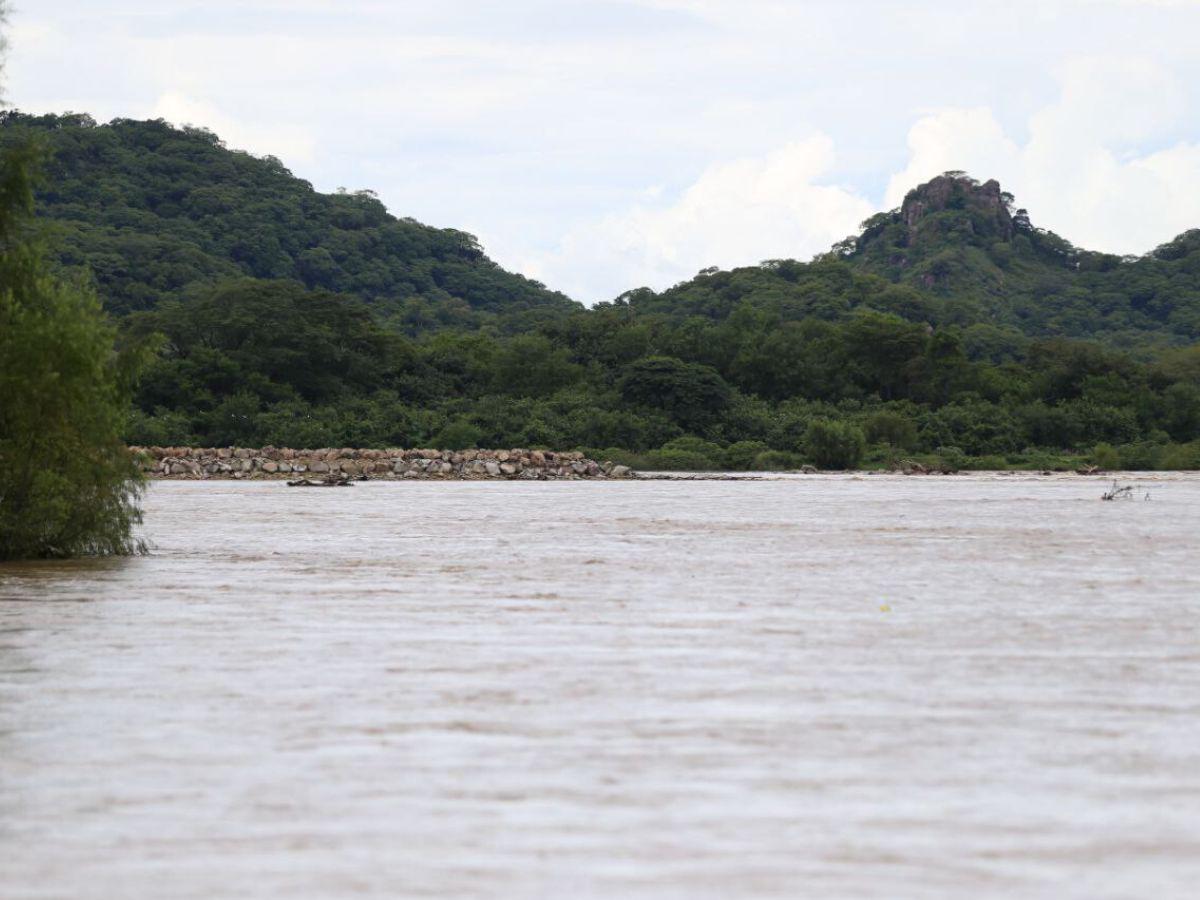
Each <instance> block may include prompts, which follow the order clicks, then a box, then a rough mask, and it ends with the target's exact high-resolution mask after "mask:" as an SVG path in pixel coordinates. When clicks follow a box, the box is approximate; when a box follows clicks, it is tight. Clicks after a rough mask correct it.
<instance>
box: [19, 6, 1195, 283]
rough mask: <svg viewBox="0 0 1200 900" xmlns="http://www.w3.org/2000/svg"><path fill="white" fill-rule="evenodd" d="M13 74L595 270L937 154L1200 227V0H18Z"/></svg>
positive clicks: (848, 222)
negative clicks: (200, 129)
mask: <svg viewBox="0 0 1200 900" xmlns="http://www.w3.org/2000/svg"><path fill="white" fill-rule="evenodd" d="M13 6H14V7H15V8H14V9H13V12H12V15H11V17H10V18H11V21H10V27H9V33H10V39H11V48H10V56H9V63H8V68H7V75H6V78H7V91H6V93H7V98H8V101H9V103H10V104H11V105H13V106H16V107H17V108H20V109H25V110H29V111H59V112H61V111H66V110H72V111H80V112H89V113H91V114H92V115H94V116H96V117H97V118H99V119H108V118H111V117H114V116H127V117H137V118H141V117H158V116H161V117H163V118H166V119H169V120H171V121H174V122H178V123H190V124H198V125H205V126H207V127H210V128H212V129H213V130H214V131H216V132H217V133H218V134H220V135H221V136H222V137H224V138H225V139H226V141H227V143H228V144H229V145H230V146H233V147H238V148H242V149H247V150H250V151H252V152H255V153H259V154H266V153H271V154H274V155H276V156H278V157H280V158H281V159H282V160H283V161H284V162H285V163H286V164H287V165H288V166H289V168H291V169H292V170H293V171H294V172H295V173H296V174H297V175H300V176H301V177H304V178H306V179H308V180H310V181H312V182H313V184H314V185H315V186H316V187H317V188H318V189H321V190H333V189H336V188H337V187H340V186H344V187H347V188H350V189H357V188H371V189H373V190H375V191H377V192H378V193H379V195H380V197H381V199H382V200H383V201H384V202H385V203H386V204H387V205H388V207H389V208H390V209H391V211H392V212H394V213H395V214H397V215H401V216H412V217H414V218H417V219H419V220H421V221H424V222H428V223H430V224H433V225H439V226H448V227H455V228H462V229H465V230H468V231H472V232H474V233H475V234H477V235H478V236H479V237H480V239H481V240H482V241H483V243H484V245H485V247H486V248H487V249H488V251H489V253H490V254H491V255H492V256H493V257H494V258H496V259H497V260H498V261H499V262H500V263H502V264H503V265H505V266H506V267H508V268H512V269H516V270H519V271H522V272H525V273H527V274H530V275H533V276H534V277H537V278H540V279H541V280H543V281H545V282H547V283H548V284H550V285H551V286H553V287H556V288H560V289H562V290H565V291H567V292H568V293H570V294H571V295H572V296H574V297H576V298H578V299H581V300H585V301H589V302H591V301H595V300H601V299H609V298H611V297H613V296H615V295H616V294H618V293H620V292H621V291H623V290H626V289H628V288H631V287H636V286H640V285H649V286H651V287H655V288H660V289H661V288H663V287H666V286H668V285H670V284H672V283H674V282H676V281H679V280H681V279H683V278H687V277H690V276H691V275H692V274H694V273H695V272H696V271H697V270H698V269H700V268H703V267H706V266H709V265H720V266H726V267H727V266H732V265H739V264H749V263H755V262H757V261H759V260H761V259H767V258H774V257H784V256H791V257H797V258H801V259H803V258H808V257H809V256H811V255H813V254H814V253H816V252H819V251H821V250H823V249H826V248H827V247H828V246H829V244H831V243H832V242H833V241H835V240H837V239H839V238H841V237H843V236H845V235H846V234H848V233H850V232H851V231H853V230H854V228H855V226H856V224H857V223H858V222H859V221H861V220H862V219H863V218H865V217H866V216H867V215H869V214H870V213H872V212H874V211H876V210H878V209H884V208H890V207H892V206H895V205H897V203H898V202H899V199H900V198H901V197H902V196H903V193H904V191H905V190H907V189H908V188H909V187H911V186H913V185H914V184H916V183H918V182H919V181H921V180H923V179H925V178H928V177H930V176H931V175H933V174H936V173H937V172H940V171H943V170H945V169H949V168H956V169H965V170H967V171H969V172H971V173H972V174H973V175H975V176H977V177H979V178H981V179H982V178H989V177H995V178H999V179H1000V181H1001V183H1002V184H1003V185H1004V187H1005V188H1006V189H1008V190H1011V191H1013V192H1014V193H1015V194H1016V195H1017V200H1018V203H1019V204H1020V205H1023V206H1025V207H1027V208H1028V209H1029V211H1030V214H1031V216H1032V218H1033V220H1034V222H1035V224H1039V225H1042V226H1044V227H1048V228H1052V229H1054V230H1056V231H1059V232H1060V233H1062V234H1063V235H1064V236H1065V237H1067V238H1069V239H1071V240H1073V241H1075V242H1076V243H1078V244H1080V245H1083V246H1087V247H1090V248H1094V249H1102V250H1109V251H1113V252H1122V253H1140V252H1144V251H1146V250H1149V249H1151V248H1152V247H1153V246H1155V245H1156V244H1159V243H1162V242H1163V241H1166V240H1168V239H1170V238H1171V237H1173V236H1174V235H1175V234H1177V233H1178V232H1180V231H1183V230H1185V229H1187V228H1190V227H1200V115H1198V113H1200V94H1198V88H1197V85H1200V77H1198V76H1200V54H1198V53H1196V51H1195V47H1196V46H1200V0H1038V2H1026V0H1009V2H974V3H966V2H962V0H959V2H941V0H937V2H934V0H910V2H906V3H902V4H901V3H896V2H878V0H858V2H854V0H841V2H779V0H738V2H729V0H624V2H607V0H589V2H580V0H553V2H551V0H506V2H504V3H499V2H486V3H485V2H453V0H447V2H443V3H440V4H430V3H428V2H420V3H417V2H354V0H342V2H325V0H287V2H282V0H261V2H253V0H241V2H232V0H208V2H206V3H193V2H172V0H157V2H150V0H107V2H105V3H104V4H99V3H95V2H82V0H16V2H14V4H13Z"/></svg>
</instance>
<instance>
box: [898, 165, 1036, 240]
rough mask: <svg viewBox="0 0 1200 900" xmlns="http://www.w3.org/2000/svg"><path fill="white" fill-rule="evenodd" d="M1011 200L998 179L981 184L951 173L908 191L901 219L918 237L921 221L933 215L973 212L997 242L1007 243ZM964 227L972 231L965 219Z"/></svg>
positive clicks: (1010, 225)
mask: <svg viewBox="0 0 1200 900" xmlns="http://www.w3.org/2000/svg"><path fill="white" fill-rule="evenodd" d="M1011 200H1012V198H1011V197H1010V196H1009V195H1007V194H1005V193H1004V192H1003V191H1001V190H1000V183H999V182H998V181H996V180H995V179H992V180H989V181H985V182H984V183H983V184H980V183H979V182H977V181H976V180H975V179H973V178H970V177H968V176H966V175H963V174H961V173H950V172H948V173H946V174H945V175H939V176H938V177H937V178H934V179H933V180H932V181H927V182H926V183H925V184H922V185H920V186H919V187H916V188H913V189H912V190H911V191H909V192H908V194H907V196H905V198H904V205H903V206H901V207H900V219H901V221H903V222H904V224H905V225H907V226H908V228H909V229H910V233H915V232H916V231H917V230H918V229H919V228H920V226H921V220H922V219H923V218H925V217H926V216H928V215H930V214H931V213H935V212H942V211H944V210H948V209H963V210H974V211H976V212H977V213H979V214H980V221H981V222H988V223H990V226H991V228H990V230H992V231H993V232H994V236H995V237H996V238H998V239H1001V240H1006V241H1007V240H1011V239H1012V236H1013V218H1012V214H1011V213H1010V212H1009V209H1008V207H1009V202H1010V201H1011ZM964 223H965V226H966V227H967V228H972V229H973V224H972V222H971V221H970V219H964ZM910 242H911V238H910Z"/></svg>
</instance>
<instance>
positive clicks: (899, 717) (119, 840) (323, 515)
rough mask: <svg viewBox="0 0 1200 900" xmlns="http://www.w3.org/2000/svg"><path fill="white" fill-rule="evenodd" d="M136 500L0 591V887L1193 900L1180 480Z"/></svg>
mask: <svg viewBox="0 0 1200 900" xmlns="http://www.w3.org/2000/svg"><path fill="white" fill-rule="evenodd" d="M1124 480H1127V481H1130V482H1132V483H1134V484H1136V485H1137V486H1138V495H1139V497H1142V496H1144V495H1145V492H1146V491H1149V494H1150V500H1149V501H1146V500H1141V499H1139V500H1137V501H1130V502H1117V503H1103V502H1101V501H1100V500H1099V497H1100V494H1101V493H1102V492H1103V490H1104V489H1105V488H1106V487H1107V486H1108V482H1105V481H1101V480H1097V479H1091V478H1080V477H1074V476H1063V477H1054V478H1041V477H1030V476H1013V475H978V476H956V477H947V478H903V477H892V476H821V477H812V476H810V477H795V478H783V479H779V480H767V481H748V482H704V481H692V482H670V481H653V482H622V483H598V482H597V483H591V482H570V483H561V484H555V483H536V482H534V483H528V482H511V483H504V482H500V483H497V482H475V483H466V482H464V483H441V484H438V483H427V482H420V483H368V484H361V485H357V486H355V487H354V489H353V490H346V491H295V490H290V489H288V488H287V487H285V486H284V485H282V484H278V483H239V482H210V483H187V482H176V483H159V484H156V485H154V486H153V487H152V488H151V490H150V492H149V495H148V497H147V499H146V520H147V527H146V533H147V536H148V537H149V538H150V540H151V541H152V542H153V544H154V545H155V551H154V553H153V554H152V555H150V556H148V557H145V558H138V559H130V560H117V561H100V562H96V561H90V562H89V561H83V562H72V563H66V564H64V563H45V564H27V565H17V566H13V565H9V566H4V567H0V895H2V896H3V897H5V898H10V900H11V898H110V897H111V898H156V900H158V898H216V897H238V898H246V897H351V896H353V897H380V898H382V897H621V898H626V897H634V898H637V897H655V898H657V897H664V898H665V897H671V898H674V897H680V898H683V897H822V898H825V897H901V898H921V897H967V896H970V897H1023V898H1028V897H1046V898H1051V897H1053V898H1062V897H1079V898H1117V897H1121V898H1124V897H1129V898H1145V897H1155V898H1164V897H1166V898H1174V897H1179V898H1183V897H1194V896H1196V894H1195V891H1196V885H1197V883H1200V552H1198V551H1200V478H1197V477H1194V476H1136V475H1135V476H1129V477H1128V478H1126V479H1124Z"/></svg>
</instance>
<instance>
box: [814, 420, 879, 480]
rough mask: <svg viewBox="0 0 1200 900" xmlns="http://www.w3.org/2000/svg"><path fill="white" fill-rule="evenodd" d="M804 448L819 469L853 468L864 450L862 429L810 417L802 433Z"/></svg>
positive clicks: (864, 441) (846, 423) (865, 442)
mask: <svg viewBox="0 0 1200 900" xmlns="http://www.w3.org/2000/svg"><path fill="white" fill-rule="evenodd" d="M804 449H805V450H806V451H807V452H808V455H809V456H810V457H812V461H813V462H814V463H816V464H817V465H818V466H819V467H820V468H822V469H853V468H854V467H855V466H857V465H858V464H859V463H860V462H861V461H862V457H863V453H865V452H866V449H867V439H866V437H864V436H863V432H862V429H861V428H859V427H858V426H857V425H851V424H850V423H849V422H839V421H837V420H835V419H813V420H812V422H811V423H809V426H808V431H807V432H806V433H805V435H804Z"/></svg>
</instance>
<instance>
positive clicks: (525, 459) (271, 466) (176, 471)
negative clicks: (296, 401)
mask: <svg viewBox="0 0 1200 900" xmlns="http://www.w3.org/2000/svg"><path fill="white" fill-rule="evenodd" d="M130 450H131V451H133V453H134V455H135V458H136V459H137V460H138V464H139V465H140V466H141V467H142V469H143V471H145V472H146V474H147V475H148V476H150V477H151V478H177V479H204V478H290V477H294V476H296V475H305V476H316V477H318V478H323V477H329V476H334V477H347V478H360V477H363V476H365V477H367V478H370V479H376V478H378V479H401V478H442V479H488V478H493V479H518V478H519V479H524V480H532V481H544V480H547V479H575V478H628V477H630V476H631V475H632V474H633V473H632V472H631V471H630V470H629V468H628V467H626V466H615V465H613V464H612V463H603V464H601V463H597V462H595V461H594V460H590V459H587V458H585V457H584V455H583V454H582V453H554V452H550V451H545V450H353V449H340V450H338V449H323V450H291V449H287V448H277V447H262V448H259V449H250V448H247V447H219V448H195V447H131V448H130Z"/></svg>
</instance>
